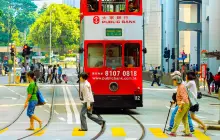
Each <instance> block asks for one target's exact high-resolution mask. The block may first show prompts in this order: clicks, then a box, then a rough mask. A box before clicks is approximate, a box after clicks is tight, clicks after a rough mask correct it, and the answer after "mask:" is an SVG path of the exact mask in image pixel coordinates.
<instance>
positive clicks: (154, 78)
mask: <svg viewBox="0 0 220 140" xmlns="http://www.w3.org/2000/svg"><path fill="white" fill-rule="evenodd" d="M155 82H156V83H157V85H158V86H160V84H159V79H158V75H157V67H156V68H155V70H154V71H153V81H152V84H151V86H153V85H154V83H155Z"/></svg>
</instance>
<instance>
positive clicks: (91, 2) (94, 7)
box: [87, 0, 99, 12]
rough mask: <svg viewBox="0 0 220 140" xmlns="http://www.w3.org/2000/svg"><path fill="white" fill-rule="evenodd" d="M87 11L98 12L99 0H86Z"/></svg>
mask: <svg viewBox="0 0 220 140" xmlns="http://www.w3.org/2000/svg"><path fill="white" fill-rule="evenodd" d="M87 11H88V12H98V11H99V1H97V0H87Z"/></svg>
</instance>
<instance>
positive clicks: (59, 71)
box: [57, 64, 62, 83]
mask: <svg viewBox="0 0 220 140" xmlns="http://www.w3.org/2000/svg"><path fill="white" fill-rule="evenodd" d="M57 67H58V80H59V83H61V82H62V80H61V75H62V67H61V66H60V65H59V64H57Z"/></svg>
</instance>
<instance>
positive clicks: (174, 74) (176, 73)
mask: <svg viewBox="0 0 220 140" xmlns="http://www.w3.org/2000/svg"><path fill="white" fill-rule="evenodd" d="M170 75H171V76H172V77H174V76H176V75H178V76H181V73H180V72H179V71H174V73H172V74H170Z"/></svg>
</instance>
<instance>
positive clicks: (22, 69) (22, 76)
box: [20, 63, 26, 83]
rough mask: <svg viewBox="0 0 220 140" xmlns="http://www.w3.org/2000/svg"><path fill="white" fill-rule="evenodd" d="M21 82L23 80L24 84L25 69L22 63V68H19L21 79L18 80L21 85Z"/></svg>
mask: <svg viewBox="0 0 220 140" xmlns="http://www.w3.org/2000/svg"><path fill="white" fill-rule="evenodd" d="M21 80H23V82H24V83H25V82H26V69H25V65H24V63H22V66H21V78H20V83H21Z"/></svg>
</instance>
